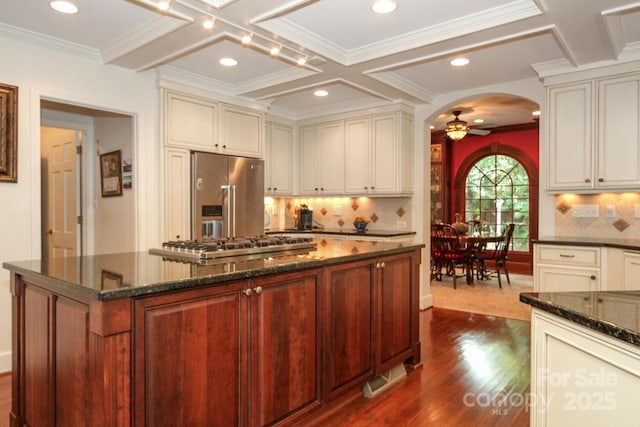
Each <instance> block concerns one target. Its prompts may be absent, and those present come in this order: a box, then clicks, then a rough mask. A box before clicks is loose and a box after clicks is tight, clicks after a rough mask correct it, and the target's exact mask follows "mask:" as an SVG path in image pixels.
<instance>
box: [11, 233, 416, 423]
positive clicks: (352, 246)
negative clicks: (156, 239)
mask: <svg viewBox="0 0 640 427" xmlns="http://www.w3.org/2000/svg"><path fill="white" fill-rule="evenodd" d="M423 246H424V245H416V244H405V243H384V242H363V241H339V240H336V241H333V240H330V239H322V241H319V242H317V249H316V250H312V251H310V252H308V253H300V254H289V255H284V256H277V255H275V254H272V255H271V256H269V257H266V258H260V259H249V258H250V257H248V258H247V257H244V258H235V257H227V258H226V259H221V260H208V261H203V262H186V261H183V260H182V261H178V260H172V259H168V258H164V257H161V256H157V255H152V254H148V253H126V254H111V255H99V256H88V257H80V258H57V259H51V260H48V261H39V260H36V261H25V262H12V263H5V264H3V266H4V267H5V268H7V269H8V270H10V271H11V272H12V278H11V291H12V295H13V297H12V311H13V389H12V412H11V415H10V420H11V425H12V426H22V425H81V424H83V425H84V424H88V425H92V426H102V425H104V426H116V425H125V426H126V425H154V426H158V425H171V426H180V425H189V426H197V425H241V426H244V425H251V426H262V425H276V424H278V425H280V424H282V425H291V424H296V423H300V422H303V421H304V418H305V417H318V416H321V415H322V414H323V413H325V412H327V411H329V410H331V409H332V408H333V407H335V406H337V405H339V403H340V402H341V401H343V400H345V399H348V398H350V397H353V396H355V395H357V394H358V393H360V389H361V387H363V385H364V384H365V383H367V382H368V381H371V380H373V379H374V378H376V377H377V376H379V375H381V374H385V373H387V372H389V371H391V370H392V368H394V369H395V368H396V367H397V366H398V365H402V364H404V366H408V367H410V368H417V367H419V366H420V341H419V331H418V327H419V323H418V300H419V264H420V258H421V255H420V251H421V248H422V247H423Z"/></svg>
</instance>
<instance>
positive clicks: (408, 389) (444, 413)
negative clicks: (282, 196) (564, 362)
mask: <svg viewBox="0 0 640 427" xmlns="http://www.w3.org/2000/svg"><path fill="white" fill-rule="evenodd" d="M529 332H530V325H529V323H528V322H524V321H520V320H511V319H503V318H499V317H492V316H484V315H478V314H470V313H464V312H460V311H453V310H445V309H438V308H433V309H429V310H426V311H423V312H421V313H420V339H421V341H422V362H423V367H422V368H421V369H420V370H418V371H416V372H410V373H409V375H408V376H407V377H406V378H404V379H402V380H401V381H399V382H398V383H397V384H395V385H394V386H393V387H391V388H390V389H389V390H387V391H385V392H384V393H382V394H381V395H379V396H378V397H376V398H373V399H368V398H365V397H358V398H356V399H354V400H352V401H351V402H349V403H348V404H346V405H344V406H343V407H342V408H340V410H339V411H337V412H336V413H334V414H333V415H332V416H331V417H328V418H324V419H322V420H316V421H315V422H314V424H313V425H317V426H323V427H324V426H362V427H364V426H367V427H371V426H394V427H396V426H432V425H437V426H438V427H446V426H464V425H473V426H491V427H498V426H504V427H506V426H518V427H521V426H528V425H529V410H528V409H529V408H528V407H527V406H526V402H523V399H526V398H527V397H528V396H529V394H528V393H529V354H530V352H529V348H530V345H529V344H530V338H529ZM10 410H11V376H10V375H0V427H4V426H8V425H9V411H10Z"/></svg>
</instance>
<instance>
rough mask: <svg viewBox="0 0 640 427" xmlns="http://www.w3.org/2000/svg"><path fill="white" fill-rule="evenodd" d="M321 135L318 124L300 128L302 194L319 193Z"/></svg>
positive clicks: (300, 189) (300, 190)
mask: <svg viewBox="0 0 640 427" xmlns="http://www.w3.org/2000/svg"><path fill="white" fill-rule="evenodd" d="M319 138H320V136H319V131H318V126H317V125H312V126H304V127H301V128H300V137H299V140H298V144H299V150H300V161H299V169H298V176H299V177H298V186H299V193H300V194H318V192H319V191H320V185H319V183H318V169H319V164H318V158H319V155H320V139H319Z"/></svg>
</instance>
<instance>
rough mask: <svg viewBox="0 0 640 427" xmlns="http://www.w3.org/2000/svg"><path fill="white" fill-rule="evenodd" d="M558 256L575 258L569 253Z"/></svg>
mask: <svg viewBox="0 0 640 427" xmlns="http://www.w3.org/2000/svg"><path fill="white" fill-rule="evenodd" d="M560 256H561V257H562V258H575V257H576V256H575V255H570V254H560Z"/></svg>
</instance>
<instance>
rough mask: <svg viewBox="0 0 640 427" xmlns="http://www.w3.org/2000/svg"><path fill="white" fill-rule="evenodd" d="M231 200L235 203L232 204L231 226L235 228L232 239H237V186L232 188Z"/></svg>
mask: <svg viewBox="0 0 640 427" xmlns="http://www.w3.org/2000/svg"><path fill="white" fill-rule="evenodd" d="M231 198H232V199H233V202H232V209H233V214H232V216H231V226H232V227H233V234H232V235H231V237H233V238H234V239H235V238H236V186H235V185H232V186H231Z"/></svg>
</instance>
